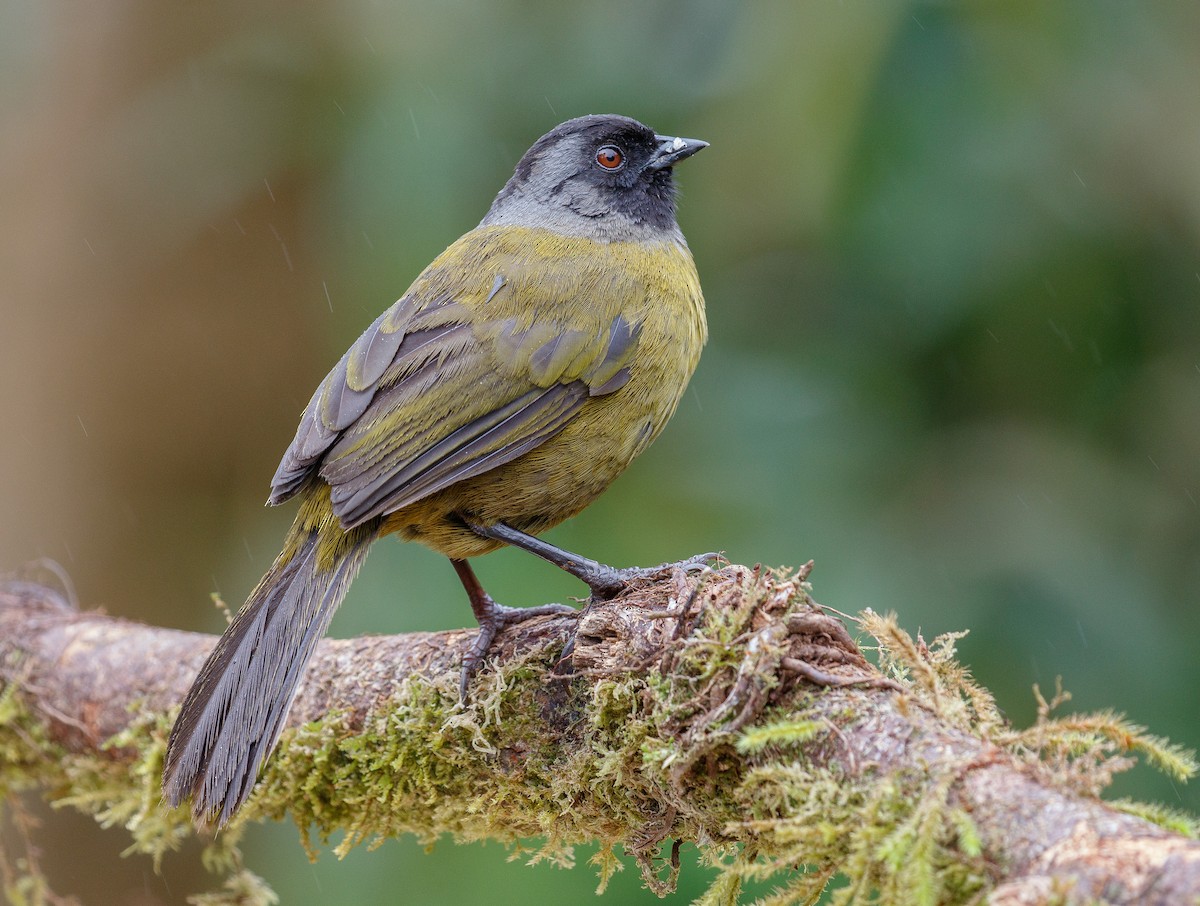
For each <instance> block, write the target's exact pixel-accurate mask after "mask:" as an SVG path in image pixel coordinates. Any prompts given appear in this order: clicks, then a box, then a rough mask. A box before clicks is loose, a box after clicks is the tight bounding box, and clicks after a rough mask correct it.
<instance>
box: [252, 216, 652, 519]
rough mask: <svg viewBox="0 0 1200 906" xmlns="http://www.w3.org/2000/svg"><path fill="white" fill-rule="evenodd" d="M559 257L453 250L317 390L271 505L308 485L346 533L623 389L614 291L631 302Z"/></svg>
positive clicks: (484, 246)
mask: <svg viewBox="0 0 1200 906" xmlns="http://www.w3.org/2000/svg"><path fill="white" fill-rule="evenodd" d="M556 251H562V252H563V253H561V254H559V253H556ZM565 251H566V250H556V249H554V248H553V247H551V248H549V249H548V248H545V247H542V248H541V249H540V252H541V254H539V255H538V257H537V258H536V261H534V260H532V259H531V257H530V255H529V254H528V245H527V243H521V242H514V241H513V237H511V236H507V237H506V236H504V234H499V235H497V232H496V230H495V229H494V228H492V229H484V230H476V231H474V232H473V233H468V234H467V235H466V236H464V237H463V238H462V239H460V240H459V242H458V243H455V245H453V246H451V247H450V249H448V250H447V251H446V252H444V253H443V254H442V256H441V257H439V258H438V259H437V261H435V262H434V263H433V264H432V265H430V267H429V268H428V269H427V270H426V271H425V272H424V273H423V274H422V275H421V277H419V278H418V279H417V281H416V282H415V283H414V284H413V286H412V287H411V288H410V289H409V291H408V293H406V294H405V296H404V297H403V298H401V299H400V301H398V302H397V303H396V304H395V305H393V306H392V307H391V308H389V309H388V310H387V311H386V312H384V313H383V314H382V315H380V317H379V318H378V319H376V321H375V323H374V324H372V325H371V326H370V327H369V328H367V330H366V332H365V333H363V335H362V336H361V337H359V338H358V340H357V341H355V343H354V345H353V346H351V347H350V349H349V350H348V351H347V353H346V354H345V355H344V356H343V357H342V359H341V361H340V362H338V364H337V365H336V366H335V367H334V369H333V371H331V372H330V373H329V375H328V376H327V377H326V378H325V380H324V381H323V382H322V383H321V386H320V387H318V388H317V391H316V393H315V394H314V395H313V398H312V400H311V401H310V402H309V404H308V407H307V408H306V409H305V411H304V415H303V416H302V418H301V421H300V426H299V428H298V429H297V431H296V437H295V439H294V440H293V441H292V444H291V446H290V447H289V448H288V450H287V452H286V453H285V454H284V457H283V461H282V462H281V463H280V465H279V469H278V471H277V472H276V474H275V478H274V480H273V482H272V486H271V488H272V494H271V498H270V502H271V503H279V502H281V501H283V500H286V499H287V498H288V497H290V496H292V495H293V494H295V493H296V492H297V491H298V490H299V489H300V488H301V487H302V486H303V485H304V484H305V483H306V482H307V481H308V480H309V479H310V477H311V476H312V475H313V473H317V474H319V475H320V477H321V478H323V479H324V480H325V481H326V482H327V483H328V484H329V485H330V486H331V488H332V493H331V499H332V502H333V509H334V512H335V514H336V515H337V516H338V518H339V520H340V521H341V522H342V524H343V526H345V527H346V528H350V527H352V526H355V525H359V524H361V523H363V522H365V521H367V520H369V519H372V518H374V517H376V516H380V515H383V514H385V513H389V512H393V511H395V510H397V509H399V508H401V507H403V506H407V505H408V504H410V503H414V502H416V501H418V500H420V499H421V498H423V497H426V496H428V495H430V494H433V493H435V492H437V491H440V490H442V489H443V488H446V487H448V486H450V485H452V484H454V483H455V482H458V481H462V480H464V479H467V478H471V477H473V476H475V475H479V474H482V473H483V472H486V471H488V470H490V469H494V468H496V467H497V466H500V465H503V464H504V463H507V462H510V461H512V460H513V459H515V458H516V457H518V456H520V455H522V454H524V453H526V452H528V451H530V450H532V449H534V448H535V447H537V446H538V445H539V444H541V443H543V442H545V441H546V440H547V439H549V438H551V437H553V436H554V435H555V434H557V433H558V432H559V431H561V430H562V429H563V427H564V426H565V425H566V424H567V423H568V422H569V421H570V419H571V418H572V417H573V416H574V415H575V414H576V413H577V412H578V411H579V409H580V408H581V407H582V406H583V405H584V404H585V403H586V401H587V400H588V399H589V398H590V397H594V396H601V395H605V394H608V393H613V392H615V391H616V390H619V389H620V388H621V387H623V386H624V385H625V382H626V381H628V379H629V367H628V366H629V362H630V361H631V359H632V358H633V355H634V352H635V350H636V347H637V343H638V337H639V334H640V329H639V327H638V326H637V325H635V324H631V323H630V322H629V321H627V320H626V319H625V317H623V316H622V314H621V313H620V308H621V306H620V305H619V300H620V299H621V298H622V296H621V294H620V291H621V290H624V291H636V288H634V287H614V286H613V285H612V283H613V281H612V277H611V274H608V275H606V274H604V273H603V272H604V271H605V270H608V269H606V268H604V266H603V265H604V260H603V258H602V257H600V258H596V259H595V260H592V259H591V258H590V257H589V256H587V255H586V254H585V255H584V256H582V258H581V257H580V255H579V254H578V250H573V253H572V254H569V255H568V254H566V253H565ZM547 252H551V253H550V254H547ZM463 274H467V275H468V276H467V277H466V278H465V279H464V277H463ZM618 282H620V281H618ZM568 287H570V290H568V289H567V288H568ZM614 289H615V290H618V291H617V292H614ZM580 293H582V297H580V295H579V294H580Z"/></svg>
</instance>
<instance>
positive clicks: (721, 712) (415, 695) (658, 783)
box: [0, 570, 1195, 906]
mask: <svg viewBox="0 0 1200 906" xmlns="http://www.w3.org/2000/svg"><path fill="white" fill-rule="evenodd" d="M809 607H810V603H809V599H808V597H807V593H806V586H805V585H804V584H803V583H802V582H800V581H798V580H797V579H795V578H789V577H787V576H784V575H780V574H759V573H752V572H750V571H747V570H742V571H741V572H739V573H735V574H734V575H733V577H732V578H730V577H728V576H727V577H726V578H725V580H723V581H722V582H721V583H720V584H719V587H717V586H713V587H710V588H707V589H706V598H705V606H704V609H703V616H702V618H701V620H700V621H699V625H698V626H697V627H696V628H695V630H694V631H693V632H692V633H691V634H690V635H689V636H688V637H687V638H685V639H682V640H681V641H680V643H679V645H678V646H677V648H676V649H675V651H674V653H673V656H672V657H671V659H670V664H669V669H667V670H665V671H663V670H658V669H651V670H649V671H647V672H645V673H614V674H613V675H611V676H608V677H603V678H599V679H597V678H595V677H577V678H575V679H574V680H571V681H569V682H561V681H558V680H552V679H550V678H548V676H547V671H548V669H549V665H550V664H552V663H554V661H555V657H554V655H555V653H556V652H547V651H540V652H534V653H531V654H530V655H529V656H527V657H526V658H525V659H524V660H519V661H517V662H511V663H506V664H505V665H504V666H503V668H502V669H485V670H484V671H482V672H481V674H480V675H479V678H478V680H477V682H476V685H475V687H474V690H473V696H472V699H471V701H470V703H469V704H467V705H466V706H464V705H463V704H462V703H461V702H460V700H459V696H458V691H457V683H456V677H451V676H447V677H445V678H443V679H441V680H439V681H431V680H429V679H426V678H423V677H420V676H411V677H409V678H408V679H406V680H405V681H404V682H403V684H402V685H401V687H400V688H399V689H398V691H397V694H396V696H395V698H394V700H393V701H392V702H391V703H390V704H389V705H388V706H387V707H385V708H381V709H380V710H379V711H378V712H376V713H374V714H372V715H369V716H368V717H367V718H366V719H365V721H364V722H362V723H361V725H360V724H358V723H356V722H355V718H354V717H353V716H352V715H350V714H346V713H331V714H328V715H326V716H325V717H323V718H322V719H321V720H319V721H315V722H313V723H311V724H308V725H306V726H303V727H300V728H298V729H294V730H291V731H288V732H287V733H286V734H285V735H284V737H283V739H282V741H281V745H280V748H279V750H278V752H277V754H276V755H275V757H273V758H272V759H271V761H270V763H269V764H268V767H267V769H266V771H265V773H264V775H263V777H262V779H261V781H260V783H259V785H258V787H257V788H256V790H255V793H254V795H253V796H252V798H251V800H250V801H249V802H248V803H247V805H246V806H245V808H244V809H243V810H242V812H241V813H239V815H238V816H237V817H236V818H235V820H234V822H233V824H232V825H231V826H230V827H229V828H227V829H226V831H224V832H223V833H222V834H221V835H219V837H218V838H217V839H216V841H213V842H210V844H209V845H208V847H207V848H206V850H205V862H206V864H207V865H208V867H209V868H210V869H212V870H214V871H217V872H221V873H224V874H226V875H228V876H229V880H228V881H227V882H226V886H225V888H224V889H223V890H222V891H220V892H218V893H214V894H206V895H204V896H203V897H200V898H196V899H195V900H194V902H196V903H198V904H201V906H211V904H217V903H245V904H260V903H264V904H265V903H270V902H273V900H272V896H273V895H272V894H271V893H270V891H269V890H267V889H266V888H265V885H263V884H262V882H261V881H260V880H259V879H257V878H256V877H255V876H254V875H252V874H250V873H249V872H247V871H245V869H244V868H243V866H242V864H241V859H240V854H239V853H238V850H237V841H238V839H239V837H240V833H241V829H242V828H244V827H245V825H246V824H247V823H248V822H251V821H258V820H264V819H274V820H278V819H283V818H285V817H288V816H290V817H291V818H292V819H293V820H294V821H295V823H296V825H297V827H298V828H300V833H301V837H302V841H303V844H304V846H305V847H306V849H307V850H308V852H309V854H310V856H312V857H313V858H316V856H317V853H318V852H319V850H320V848H321V847H322V846H324V845H326V844H329V843H330V842H332V843H333V851H334V853H335V854H337V855H338V856H341V855H344V854H345V853H346V852H348V851H349V850H350V849H351V848H353V847H355V846H358V845H367V846H374V845H377V844H378V843H380V842H382V841H384V840H386V839H388V838H390V837H393V836H399V835H402V834H413V835H415V836H416V837H417V838H418V839H419V840H421V841H422V842H424V843H426V844H432V843H433V842H434V841H435V840H437V839H438V838H440V837H442V836H449V837H450V838H452V839H453V840H456V841H459V842H470V841H475V840H484V839H487V840H497V841H501V842H503V843H505V844H507V845H508V846H509V847H510V848H511V849H512V852H513V854H514V856H520V857H522V858H526V859H528V861H530V862H541V861H548V862H551V863H553V864H557V865H562V866H571V865H573V864H574V855H573V847H574V845H575V844H578V843H584V842H588V843H598V844H599V849H598V851H597V853H596V855H595V856H594V857H593V858H592V860H591V861H592V864H593V865H594V866H595V868H596V870H597V874H598V876H599V889H600V890H603V889H604V887H605V885H606V884H607V882H608V880H609V878H611V876H612V875H613V873H614V872H615V871H617V870H620V867H621V862H620V860H619V858H618V856H617V854H616V852H617V847H618V846H619V847H622V848H623V849H624V851H625V852H626V853H627V854H629V855H631V856H633V858H634V861H635V862H636V864H637V865H638V867H639V869H640V870H641V872H642V876H643V879H644V880H645V882H646V884H647V885H648V886H649V887H650V888H651V889H652V890H655V891H657V892H666V891H669V890H670V889H672V888H673V886H674V883H675V878H676V876H677V872H678V862H677V859H676V858H673V857H674V856H675V855H676V852H673V851H672V849H671V847H670V846H669V845H667V842H668V841H680V840H681V841H690V842H692V843H694V844H695V845H696V846H697V848H698V849H699V852H700V856H701V859H702V860H703V861H705V862H708V863H709V864H713V865H716V866H718V867H719V869H720V871H719V874H718V876H717V878H716V880H715V881H714V883H713V885H712V887H711V888H710V889H709V891H708V892H707V893H706V894H705V895H704V897H702V898H701V900H700V901H699V902H701V903H705V904H712V906H718V904H719V906H732V904H734V903H736V902H738V899H739V897H740V896H741V895H742V891H743V888H744V886H745V884H746V883H747V882H763V881H766V882H767V883H770V884H774V885H776V886H775V887H774V889H773V890H772V892H771V893H769V894H767V895H765V896H764V897H762V898H761V899H760V900H758V903H760V904H762V906H768V904H769V906H783V904H803V903H812V902H815V900H816V898H817V897H819V896H820V894H821V891H822V890H823V889H825V887H826V886H827V884H828V883H829V882H830V881H831V879H835V878H839V877H840V878H841V879H842V883H841V885H840V886H838V887H837V888H836V889H835V890H833V891H832V893H831V897H832V902H834V903H838V904H854V906H863V904H870V903H888V904H895V906H909V904H934V903H939V904H940V903H964V902H969V901H971V900H972V898H976V897H978V896H979V895H980V894H981V893H982V892H984V891H986V889H987V888H988V886H989V885H990V884H991V883H992V876H991V875H990V873H989V872H990V871H992V870H993V869H992V868H991V867H989V865H987V864H986V863H985V861H984V858H983V853H982V850H983V846H982V843H981V840H980V835H979V832H978V830H977V829H976V827H975V826H974V824H973V822H972V820H971V818H970V816H969V815H967V813H966V812H964V811H963V810H962V809H961V808H959V807H957V806H956V805H954V802H953V796H952V792H953V790H954V789H955V786H956V784H957V783H958V782H959V780H960V779H961V770H960V767H959V766H954V765H948V766H945V767H942V768H937V769H936V770H938V771H940V772H941V773H940V774H935V775H934V776H932V777H931V776H930V774H929V772H928V771H913V772H904V771H897V772H892V773H882V772H881V771H879V770H871V769H864V770H851V769H846V768H843V767H842V766H841V765H840V764H838V763H837V762H836V761H835V762H832V763H830V762H829V761H828V760H827V759H821V760H819V761H818V760H814V759H812V758H810V757H809V753H810V752H811V751H812V747H819V746H827V745H836V742H837V735H838V733H839V732H840V731H839V730H838V724H840V722H841V721H843V720H845V721H853V720H855V719H856V717H857V715H856V708H857V707H858V706H859V703H860V702H861V700H862V699H861V693H860V692H859V691H858V690H854V689H846V688H842V689H831V690H822V691H817V690H815V689H814V688H813V687H811V686H806V685H803V684H798V685H796V684H794V685H792V686H790V687H787V688H786V690H785V691H783V694H782V695H779V696H777V699H776V698H773V696H775V695H776V693H778V692H780V691H781V685H780V684H781V683H782V682H783V681H782V679H781V671H780V669H779V664H780V658H781V657H782V656H783V655H784V654H786V653H787V650H788V649H787V642H788V640H787V636H786V632H785V631H783V630H782V629H781V628H780V627H785V626H786V619H787V616H788V615H789V614H791V613H805V612H807V611H808V609H809ZM861 625H862V628H863V629H864V630H865V631H866V632H868V633H870V634H871V635H872V636H873V637H874V638H875V639H876V641H877V648H876V649H875V650H876V651H877V652H878V659H879V662H880V664H881V666H882V668H883V670H884V671H885V673H886V674H887V675H888V676H889V677H891V678H892V679H894V680H896V681H899V682H902V683H903V685H904V686H905V689H906V701H909V702H911V705H910V707H914V708H916V707H919V708H922V709H926V710H932V711H934V712H935V713H936V714H937V715H938V716H939V717H940V718H941V719H942V720H943V721H945V722H948V723H949V724H951V725H952V726H955V727H957V728H959V729H961V730H963V731H965V732H969V733H973V734H976V735H979V736H986V737H987V738H989V739H991V740H993V741H996V742H999V743H1000V744H1003V745H1005V746H1007V747H1008V749H1009V750H1010V751H1011V752H1013V753H1014V754H1015V755H1016V756H1017V757H1018V758H1020V759H1022V760H1025V761H1026V762H1027V763H1029V764H1030V765H1031V766H1032V767H1033V769H1034V770H1038V771H1043V772H1045V773H1046V775H1047V776H1048V777H1051V778H1052V779H1057V780H1065V781H1066V782H1068V783H1070V784H1072V785H1073V786H1074V787H1075V788H1078V789H1082V790H1087V791H1089V792H1091V791H1097V790H1098V789H1100V788H1102V787H1103V786H1104V785H1106V783H1107V780H1108V778H1110V777H1111V774H1112V773H1113V771H1115V770H1117V769H1119V768H1120V767H1122V766H1123V765H1124V764H1125V763H1126V761H1127V756H1128V753H1129V752H1131V751H1140V752H1142V753H1145V754H1146V755H1148V756H1149V757H1150V758H1151V760H1152V761H1154V762H1155V763H1157V764H1159V765H1160V766H1162V767H1164V768H1165V769H1167V770H1169V771H1171V772H1173V773H1175V774H1179V775H1188V774H1190V773H1191V772H1194V770H1195V764H1194V760H1193V758H1192V756H1191V755H1190V753H1187V752H1184V751H1182V750H1180V749H1178V748H1176V747H1173V746H1171V745H1170V744H1168V743H1166V742H1165V741H1163V740H1159V739H1156V738H1155V737H1151V736H1149V735H1147V734H1145V732H1144V731H1143V730H1142V729H1141V728H1139V727H1135V726H1133V725H1130V724H1128V723H1126V722H1124V721H1123V720H1121V719H1120V718H1119V717H1116V716H1114V715H1107V714H1102V715H1093V716H1091V717H1083V718H1054V717H1052V716H1051V712H1052V711H1053V710H1054V707H1055V706H1056V705H1057V704H1059V703H1061V701H1062V700H1065V697H1064V696H1061V695H1060V696H1056V697H1055V699H1054V701H1053V702H1050V703H1046V702H1043V704H1044V705H1045V707H1044V709H1042V712H1043V713H1040V716H1039V721H1038V723H1037V724H1036V725H1035V726H1034V727H1032V728H1030V729H1029V730H1025V731H1013V730H1011V729H1010V728H1008V727H1007V725H1006V724H1005V722H1004V720H1003V718H1002V717H1001V715H1000V714H999V712H998V710H997V709H996V707H995V704H994V702H993V701H992V699H991V697H990V695H988V694H987V692H986V691H985V690H982V689H980V688H979V687H977V686H976V685H975V684H974V683H973V682H972V680H971V678H970V675H969V673H968V672H967V671H966V669H965V668H963V667H962V666H961V665H960V664H958V662H957V661H956V659H955V657H954V642H955V640H956V639H957V638H958V636H943V637H940V638H938V639H935V640H934V641H933V642H932V643H930V644H929V645H926V644H925V643H924V642H923V641H921V640H920V639H919V638H918V639H916V640H914V639H912V638H911V637H909V636H908V635H907V634H906V633H904V632H903V631H902V630H901V629H900V628H899V627H898V625H897V624H896V621H895V620H894V619H890V618H883V617H879V616H878V615H875V614H864V615H863V619H862V624H861ZM6 675H9V676H14V677H18V679H15V680H13V681H12V682H10V683H9V684H8V685H6V686H4V687H3V688H0V793H4V794H11V793H14V792H17V791H20V790H23V789H29V788H32V787H34V786H37V787H39V788H41V789H42V790H43V791H44V792H45V795H46V796H47V798H49V799H50V800H51V801H52V802H54V803H55V804H56V805H58V806H60V807H72V808H77V809H80V810H82V811H85V812H87V813H89V814H91V815H94V816H95V817H96V819H97V820H98V821H99V822H100V823H102V824H104V825H105V826H121V827H124V828H125V829H126V831H127V832H128V833H129V834H130V836H131V845H130V847H129V850H128V851H129V852H137V853H145V854H148V855H150V856H151V857H152V858H153V859H154V860H155V863H156V864H157V862H158V861H159V860H161V858H162V857H163V855H164V854H165V853H167V852H168V851H170V850H171V849H174V848H177V847H178V846H179V844H180V842H181V841H182V840H183V839H184V838H185V837H186V836H187V835H188V834H190V833H192V832H193V831H192V828H191V824H190V822H189V820H188V816H187V814H186V810H184V809H180V810H176V811H168V810H166V809H165V808H164V807H163V805H162V803H161V796H160V792H159V777H160V774H161V768H162V758H163V752H164V749H165V740H166V737H167V733H168V728H169V726H170V719H169V718H170V716H169V715H168V716H164V715H143V716H140V717H138V718H137V719H135V720H134V721H132V722H131V725H130V727H129V729H128V730H126V731H125V732H123V733H121V734H120V735H119V736H118V737H116V738H114V739H112V740H110V741H109V743H108V745H107V748H106V749H105V750H104V751H103V752H101V753H100V754H92V755H78V754H71V753H68V752H66V751H65V750H63V749H62V748H61V747H58V746H56V745H55V744H53V743H51V742H50V741H49V740H48V739H47V738H46V736H45V729H44V727H43V726H42V725H41V723H40V722H39V721H38V720H37V719H36V718H35V717H34V716H33V715H31V714H29V713H28V712H27V711H26V710H25V708H24V706H23V704H22V702H23V699H22V698H21V696H20V695H19V694H18V691H17V690H18V689H19V685H20V682H19V671H16V670H15V669H12V668H11V666H10V669H9V670H8V671H7V672H6ZM564 739H566V741H567V744H565V745H564V744H562V742H563V740H564ZM130 752H132V753H135V754H134V755H133V756H132V760H130V756H129V755H128V754H127V753H130ZM1121 807H1122V808H1125V809H1126V810H1127V811H1136V810H1139V809H1140V810H1141V811H1138V813H1139V814H1142V815H1143V816H1144V817H1148V818H1150V819H1151V820H1157V821H1158V822H1159V823H1161V824H1164V825H1165V826H1170V827H1175V828H1179V829H1183V828H1186V829H1187V830H1189V831H1193V832H1194V830H1195V826H1194V822H1192V821H1191V819H1187V818H1186V817H1185V816H1180V815H1178V814H1175V813H1170V812H1167V811H1165V810H1153V809H1151V808H1150V807H1146V806H1136V805H1133V804H1128V803H1123V804H1121ZM531 840H537V841H539V843H538V844H537V845H536V846H533V847H532V848H531V844H530V842H529V841H531ZM9 875H11V876H12V878H13V879H14V880H13V881H12V883H11V884H8V886H10V887H11V888H12V892H11V893H10V894H9V898H10V899H11V900H13V901H14V902H29V903H39V902H42V900H39V899H38V898H37V897H38V896H40V894H38V890H40V889H41V887H40V886H39V885H42V881H41V880H40V876H39V875H38V874H37V872H36V866H35V865H34V866H33V867H32V868H29V867H28V866H26V868H25V869H22V868H21V867H20V866H15V865H14V866H12V867H10V870H9V871H8V873H7V874H6V876H5V877H6V883H7V879H8V878H9ZM21 885H24V886H23V887H22V886H21ZM43 886H44V885H43ZM18 896H20V897H24V899H18V898H17V897H18Z"/></svg>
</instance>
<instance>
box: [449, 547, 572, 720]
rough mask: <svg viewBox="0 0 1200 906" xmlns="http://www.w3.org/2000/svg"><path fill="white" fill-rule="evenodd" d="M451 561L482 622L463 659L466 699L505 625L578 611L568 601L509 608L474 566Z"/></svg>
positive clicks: (461, 684) (461, 686) (462, 684)
mask: <svg viewBox="0 0 1200 906" xmlns="http://www.w3.org/2000/svg"><path fill="white" fill-rule="evenodd" d="M450 563H451V565H453V567H454V571H455V572H456V573H458V578H459V581H460V582H462V584H463V588H465V589H466V590H467V598H468V600H470V602H471V612H472V613H473V614H475V619H476V620H478V621H479V635H478V636H477V637H476V639H475V641H474V642H473V643H472V645H471V648H470V650H468V651H467V654H466V656H465V657H464V658H463V666H462V676H461V677H460V678H459V682H458V693H459V695H460V696H461V697H462V698H463V699H466V697H467V685H468V684H469V683H470V682H471V677H472V676H474V675H475V671H476V670H478V669H479V665H480V664H481V663H482V662H483V656H484V655H485V654H487V650H488V648H490V647H491V645H492V640H493V639H494V638H496V633H497V632H499V631H500V630H501V629H503V628H504V627H505V626H511V625H512V624H513V623H520V622H521V621H522V620H528V619H529V618H530V617H542V616H547V615H549V614H560V613H578V611H576V610H575V608H574V607H568V606H567V605H566V604H542V605H541V606H539V607H505V606H504V605H503V604H497V603H496V602H495V601H493V600H492V596H491V595H489V594H488V593H487V592H486V591H484V590H483V586H482V585H480V584H479V579H478V578H477V577H476V575H475V570H473V569H471V565H470V564H469V563H467V561H466V560H455V559H453V558H451V560H450Z"/></svg>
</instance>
